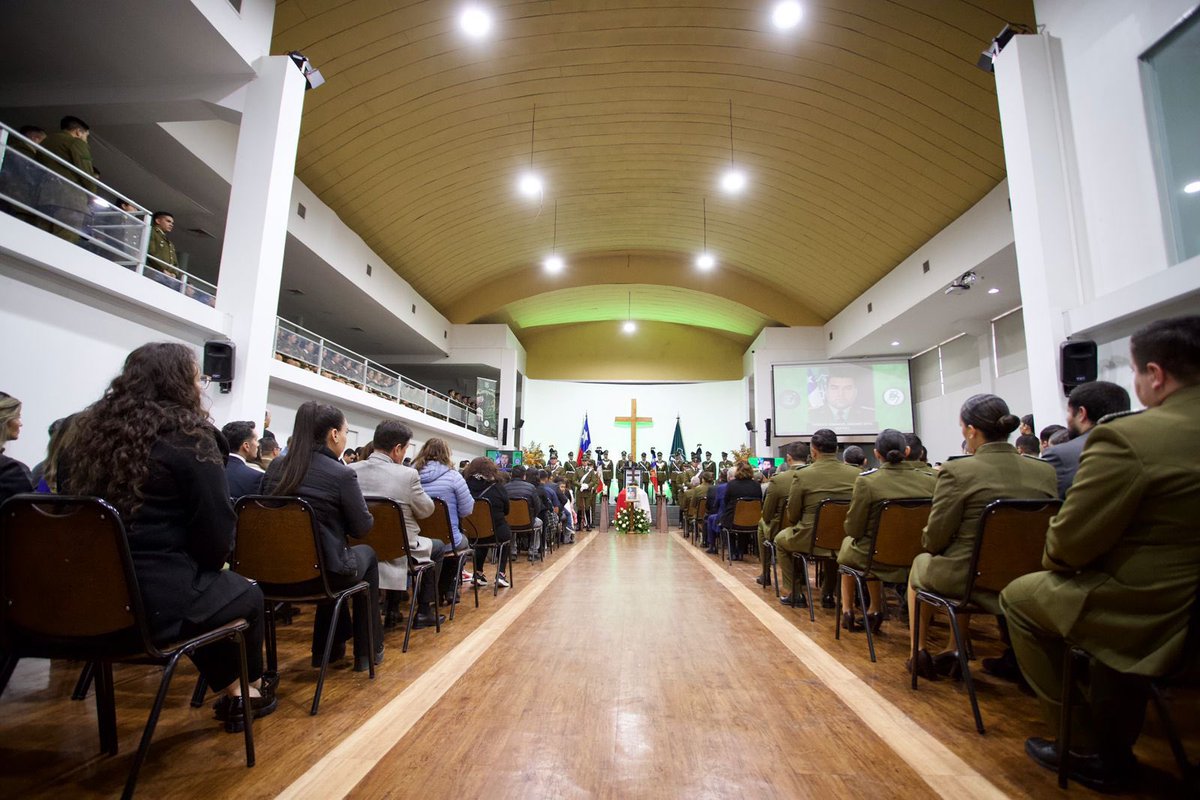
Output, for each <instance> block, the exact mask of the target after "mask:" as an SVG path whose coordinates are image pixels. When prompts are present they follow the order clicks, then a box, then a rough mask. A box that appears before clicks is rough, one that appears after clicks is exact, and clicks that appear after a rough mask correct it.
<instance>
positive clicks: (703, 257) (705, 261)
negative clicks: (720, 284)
mask: <svg viewBox="0 0 1200 800" xmlns="http://www.w3.org/2000/svg"><path fill="white" fill-rule="evenodd" d="M716 265H717V260H716V259H715V258H713V255H712V253H701V254H700V255H698V256H696V266H697V267H699V268H700V269H712V268H713V267H715V266H716Z"/></svg>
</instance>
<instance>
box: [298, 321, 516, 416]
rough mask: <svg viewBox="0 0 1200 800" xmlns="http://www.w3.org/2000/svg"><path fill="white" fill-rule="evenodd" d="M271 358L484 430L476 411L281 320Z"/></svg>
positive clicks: (432, 414)
mask: <svg viewBox="0 0 1200 800" xmlns="http://www.w3.org/2000/svg"><path fill="white" fill-rule="evenodd" d="M275 358H277V359H278V360H280V361H283V362H284V363H287V364H291V365H293V366H297V367H301V368H303V369H306V370H309V371H310V372H315V373H317V374H319V375H323V376H324V377H326V378H331V379H333V380H335V381H338V382H339V383H344V384H346V385H348V386H353V387H355V388H357V389H362V390H363V391H365V392H370V393H371V394H373V395H376V396H378V397H382V398H384V399H386V400H391V401H392V402H395V403H399V404H400V405H404V406H408V407H409V408H411V409H415V410H417V411H421V412H423V413H425V414H428V415H429V416H431V417H433V418H435V419H441V420H446V421H447V422H452V423H454V424H455V425H461V426H462V427H464V428H466V429H468V430H472V431H477V432H479V431H482V429H483V427H484V426H483V417H482V414H481V413H480V412H479V411H477V410H476V409H472V408H468V407H467V406H465V405H463V404H462V403H459V402H458V401H457V400H452V399H451V398H449V397H447V396H446V395H444V394H441V393H440V392H436V391H434V390H433V389H430V388H429V387H428V386H424V385H423V384H420V383H417V382H416V381H413V380H409V379H408V378H406V377H404V376H403V375H401V374H400V373H398V372H393V371H392V370H390V369H388V368H387V367H385V366H383V365H382V364H376V363H375V362H373V361H371V360H370V359H368V358H367V357H366V356H362V355H359V354H358V353H355V352H354V351H353V350H350V349H349V348H346V347H342V346H341V345H340V344H337V343H335V342H331V341H329V340H328V339H325V338H324V337H322V336H319V335H317V334H315V333H313V332H312V331H310V330H307V329H305V328H302V327H300V326H299V325H297V324H296V323H294V322H288V321H287V320H286V319H284V318H283V317H276V318H275ZM483 432H484V433H488V432H487V431H483ZM491 435H494V432H491Z"/></svg>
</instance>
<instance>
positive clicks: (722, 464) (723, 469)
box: [717, 452, 733, 473]
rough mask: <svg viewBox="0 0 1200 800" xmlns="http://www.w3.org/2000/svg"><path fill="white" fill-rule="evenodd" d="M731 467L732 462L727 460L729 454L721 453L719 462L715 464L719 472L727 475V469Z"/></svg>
mask: <svg viewBox="0 0 1200 800" xmlns="http://www.w3.org/2000/svg"><path fill="white" fill-rule="evenodd" d="M732 466H733V462H732V461H730V460H729V453H725V452H722V453H721V461H720V463H718V464H717V468H718V469H719V470H721V472H724V473H728V472H729V468H730V467H732Z"/></svg>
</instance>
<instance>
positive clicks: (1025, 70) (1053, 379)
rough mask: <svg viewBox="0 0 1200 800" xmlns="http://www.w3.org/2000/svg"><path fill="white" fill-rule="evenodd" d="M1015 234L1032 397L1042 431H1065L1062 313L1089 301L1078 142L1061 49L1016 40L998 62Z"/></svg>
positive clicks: (1041, 39)
mask: <svg viewBox="0 0 1200 800" xmlns="http://www.w3.org/2000/svg"><path fill="white" fill-rule="evenodd" d="M996 94H997V99H998V101H999V107H1000V124H1001V128H1002V130H1003V134H1004V158H1005V162H1006V164H1007V168H1008V187H1009V198H1010V200H1011V203H1012V220H1013V233H1014V235H1015V237H1016V249H1017V267H1018V273H1019V276H1020V283H1021V302H1022V304H1023V305H1024V318H1025V344H1026V352H1027V353H1028V359H1029V389H1030V397H1031V399H1032V405H1033V414H1034V418H1035V422H1036V424H1037V426H1038V427H1039V428H1041V427H1044V426H1046V425H1049V424H1051V423H1059V424H1062V422H1063V418H1064V415H1065V413H1066V400H1065V398H1064V396H1063V391H1062V382H1061V380H1060V377H1059V347H1060V345H1061V344H1062V342H1063V340H1064V339H1065V338H1066V330H1067V328H1066V319H1065V316H1064V312H1065V311H1066V310H1067V309H1070V308H1074V307H1076V306H1078V305H1080V304H1081V303H1083V302H1084V301H1085V300H1086V299H1087V297H1086V296H1085V295H1086V294H1090V287H1089V286H1087V285H1086V283H1085V279H1084V277H1083V276H1084V275H1085V274H1086V271H1085V269H1084V267H1085V266H1086V264H1087V262H1088V252H1087V245H1086V238H1085V236H1084V233H1085V232H1084V230H1083V214H1082V208H1083V206H1082V201H1081V196H1080V192H1079V180H1078V173H1077V160H1076V154H1075V140H1074V135H1073V133H1072V130H1071V115H1070V107H1069V104H1068V101H1067V92H1066V84H1065V81H1064V80H1063V70H1062V43H1061V41H1060V40H1058V39H1056V38H1054V37H1052V36H1049V35H1046V34H1040V35H1027V36H1016V37H1013V39H1012V41H1010V42H1009V43H1008V46H1007V47H1005V48H1004V51H1003V52H1002V53H1001V54H1000V56H999V57H998V58H997V59H996Z"/></svg>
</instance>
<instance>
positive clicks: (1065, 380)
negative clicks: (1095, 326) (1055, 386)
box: [1060, 339, 1100, 395]
mask: <svg viewBox="0 0 1200 800" xmlns="http://www.w3.org/2000/svg"><path fill="white" fill-rule="evenodd" d="M1061 355H1062V359H1061V366H1060V370H1061V377H1062V386H1063V394H1066V395H1069V394H1071V390H1072V389H1074V388H1075V387H1076V386H1079V385H1081V384H1084V383H1090V382H1091V381H1094V380H1096V378H1097V377H1099V375H1100V365H1099V360H1098V358H1097V355H1096V343H1095V342H1093V341H1091V340H1090V339H1081V340H1077V341H1073V342H1063V343H1062V351H1061Z"/></svg>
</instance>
